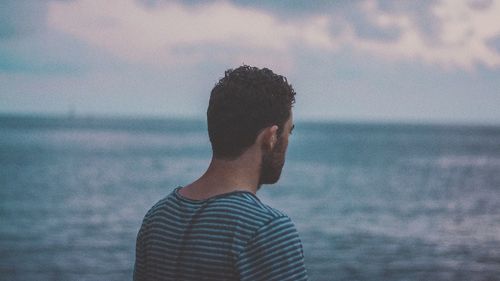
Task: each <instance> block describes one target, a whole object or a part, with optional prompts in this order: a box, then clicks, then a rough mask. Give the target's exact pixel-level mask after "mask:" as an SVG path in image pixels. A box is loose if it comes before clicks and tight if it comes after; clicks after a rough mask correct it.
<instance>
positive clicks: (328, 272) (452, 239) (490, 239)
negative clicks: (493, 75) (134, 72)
mask: <svg viewBox="0 0 500 281" xmlns="http://www.w3.org/2000/svg"><path fill="white" fill-rule="evenodd" d="M0 130H1V131H0V186H1V188H0V222H1V228H0V252H1V255H0V276H1V278H0V279H1V280H124V279H130V278H131V274H132V267H133V261H134V244H135V235H136V233H137V230H138V228H139V226H140V223H141V219H142V217H143V215H144V214H145V212H146V211H147V209H148V208H149V207H150V206H151V205H152V204H153V203H155V202H156V201H157V200H158V199H160V198H161V197H162V196H165V195H166V194H168V193H169V192H170V191H171V190H172V188H174V187H176V186H178V185H184V184H187V183H189V182H190V181H192V180H193V179H195V178H196V177H197V176H199V174H200V173H202V172H203V171H204V169H205V168H206V166H207V164H208V161H209V158H210V148H209V143H208V137H207V134H206V132H205V127H204V125H203V123H200V122H190V121H174V120H165V121H162V120H111V119H102V120H98V119H77V120H63V119H31V118H6V117H3V118H1V119H0ZM287 157H288V158H287V163H286V165H285V168H284V172H283V176H282V179H281V181H280V182H279V184H277V185H276V186H273V187H263V189H262V190H261V191H260V192H259V197H261V198H262V200H263V201H264V202H265V203H268V204H270V205H272V206H275V207H277V208H279V209H282V210H284V211H285V212H286V213H288V214H289V215H290V216H291V217H292V218H293V220H294V221H295V223H296V225H297V228H298V229H299V232H300V234H301V237H302V240H303V244H304V248H305V254H306V262H307V266H308V269H309V274H310V277H311V280H500V200H499V199H498V198H500V129H498V128H472V127H445V126H434V127H423V126H398V125H390V126H389V125H387V126H384V125H328V124H300V123H299V124H298V126H297V129H296V130H294V135H293V136H292V138H291V143H290V146H289V154H288V156H287Z"/></svg>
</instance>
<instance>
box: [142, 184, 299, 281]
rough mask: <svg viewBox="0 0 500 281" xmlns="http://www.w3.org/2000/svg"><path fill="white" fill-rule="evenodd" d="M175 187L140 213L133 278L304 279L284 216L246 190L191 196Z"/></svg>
mask: <svg viewBox="0 0 500 281" xmlns="http://www.w3.org/2000/svg"><path fill="white" fill-rule="evenodd" d="M179 188H180V187H179ZM179 188H176V189H175V190H174V191H173V192H172V193H171V194H169V195H168V196H167V197H165V198H164V199H162V200H160V201H159V202H158V203H156V204H155V205H154V206H153V207H152V208H151V209H150V210H149V211H148V213H147V214H146V216H145V217H144V220H143V224H142V226H141V229H140V230H139V234H138V235H137V244H136V261H135V268H134V280H137V281H138V280H307V273H306V269H305V266H304V255H303V251H302V244H301V241H300V238H299V235H298V233H297V230H296V229H295V226H294V225H293V223H292V221H291V220H290V218H289V217H288V216H286V215H285V214H283V213H282V212H280V211H278V210H276V209H273V208H271V207H269V206H267V205H265V204H263V203H262V202H260V200H259V199H258V198H257V197H256V196H255V195H254V194H252V193H250V192H244V191H237V192H232V193H227V194H222V195H219V196H216V197H212V198H210V199H207V200H201V201H195V200H190V199H187V198H185V197H182V196H181V195H180V194H179V193H178V190H179Z"/></svg>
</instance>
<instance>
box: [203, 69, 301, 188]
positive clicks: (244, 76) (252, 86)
mask: <svg viewBox="0 0 500 281" xmlns="http://www.w3.org/2000/svg"><path fill="white" fill-rule="evenodd" d="M294 103H295V91H294V90H293V88H292V86H291V85H290V84H288V82H287V80H286V78H285V77H283V76H281V75H277V74H275V73H273V72H272V71H271V70H269V69H267V68H263V69H259V68H256V67H250V66H240V67H238V68H236V69H230V70H227V71H226V73H225V76H224V77H223V78H222V79H220V80H219V82H218V83H217V84H216V85H215V87H214V88H213V90H212V92H211V95H210V102H209V106H208V110H207V121H208V134H209V137H210V142H211V143H212V151H213V154H214V157H215V158H217V159H235V158H237V157H238V156H240V155H241V154H242V153H243V152H244V151H245V150H246V149H247V148H249V147H250V146H252V145H253V144H254V143H255V141H256V139H257V136H258V135H259V134H260V133H261V132H262V131H263V130H264V129H266V128H270V127H273V126H276V133H275V136H276V145H275V146H274V147H273V149H272V150H273V151H269V149H267V148H264V152H263V161H262V166H263V168H266V167H264V166H265V165H270V164H273V163H274V164H273V165H274V166H276V165H278V164H279V163H278V162H280V161H278V160H279V159H274V160H273V159H272V158H273V157H275V158H276V157H278V156H280V153H279V152H280V151H279V150H280V149H282V150H283V151H282V153H281V154H282V158H283V161H281V162H284V154H285V151H286V144H287V143H288V133H289V131H285V127H287V126H288V127H287V128H288V129H289V130H291V126H292V123H291V122H292V120H291V119H292V118H291V114H292V111H291V108H292V105H293V104H294ZM284 136H285V137H286V142H285V140H283V139H282V138H283V137H284ZM266 157H267V158H266ZM280 157H281V156H280ZM271 160H272V161H271ZM282 166H283V164H281V167H282ZM281 167H280V169H279V170H280V171H281ZM271 168H272V167H271ZM266 170H268V169H266ZM267 172H269V171H267ZM267 172H263V173H262V176H265V175H266V173H267ZM272 178H275V177H271V176H269V179H266V178H264V179H263V180H264V182H263V183H271V182H270V181H271V180H272ZM278 178H279V173H278ZM276 180H277V179H276Z"/></svg>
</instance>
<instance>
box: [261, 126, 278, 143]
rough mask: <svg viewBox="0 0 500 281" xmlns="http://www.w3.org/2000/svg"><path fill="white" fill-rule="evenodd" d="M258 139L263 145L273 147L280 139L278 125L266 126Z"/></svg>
mask: <svg viewBox="0 0 500 281" xmlns="http://www.w3.org/2000/svg"><path fill="white" fill-rule="evenodd" d="M257 141H258V142H260V145H261V146H262V147H266V148H269V149H273V148H274V145H276V142H277V141H278V126H277V125H272V126H269V127H266V128H264V129H263V130H262V131H261V132H260V133H259V135H258V136H257Z"/></svg>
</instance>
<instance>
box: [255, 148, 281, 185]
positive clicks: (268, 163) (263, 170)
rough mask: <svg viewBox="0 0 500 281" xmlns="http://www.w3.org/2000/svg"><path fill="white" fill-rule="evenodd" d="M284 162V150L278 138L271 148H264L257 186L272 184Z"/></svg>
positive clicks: (279, 173) (277, 177)
mask: <svg viewBox="0 0 500 281" xmlns="http://www.w3.org/2000/svg"><path fill="white" fill-rule="evenodd" d="M284 164H285V151H284V148H283V141H282V139H281V138H279V139H278V141H277V142H276V145H275V146H274V148H273V149H265V150H264V152H263V153H262V161H261V163H260V176H259V186H258V188H260V186H261V185H263V184H273V183H276V182H277V181H278V180H279V179H280V175H281V170H282V169H283V165H284Z"/></svg>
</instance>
